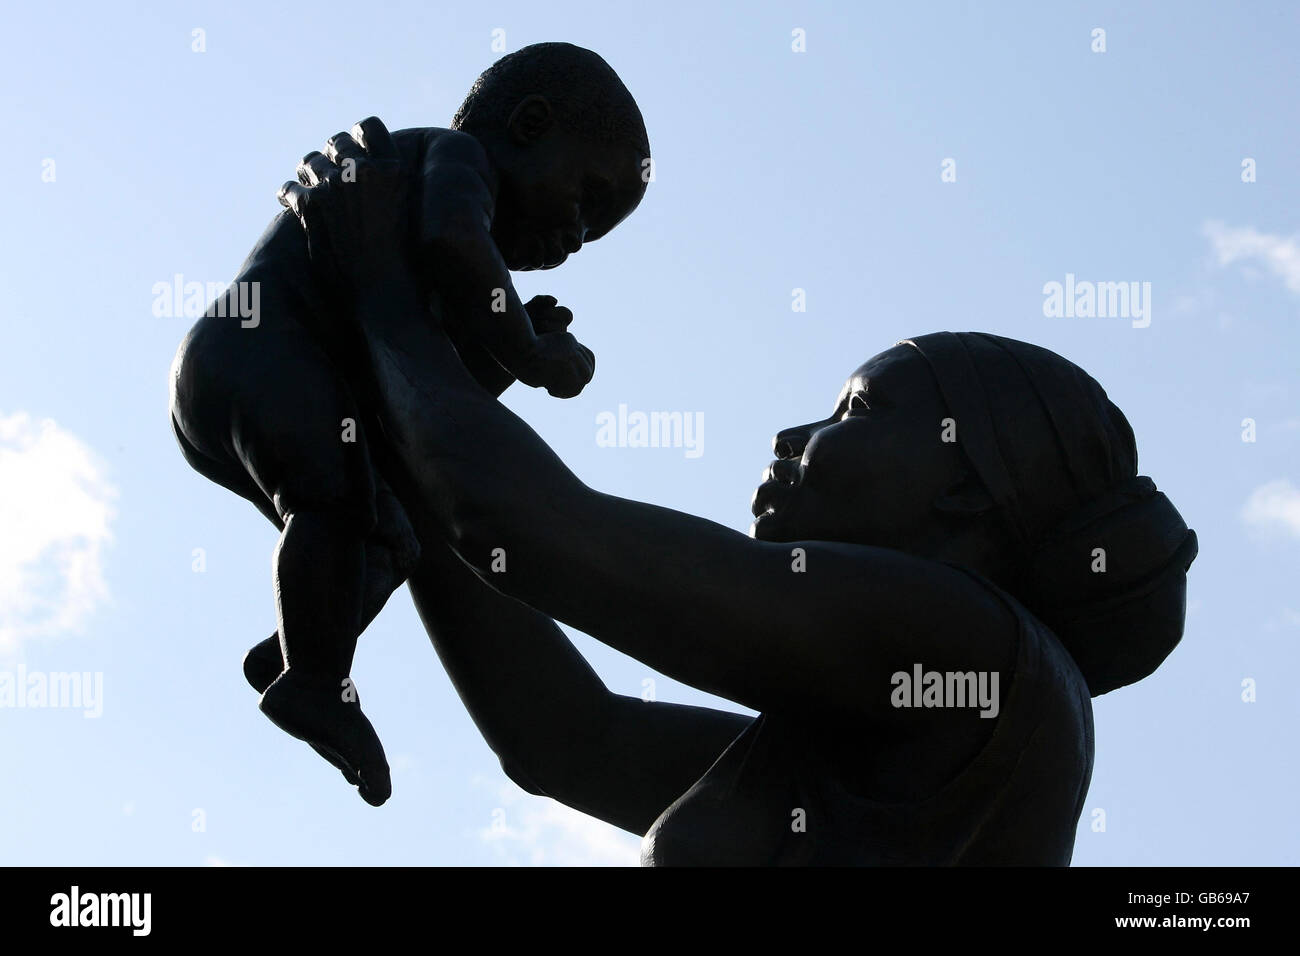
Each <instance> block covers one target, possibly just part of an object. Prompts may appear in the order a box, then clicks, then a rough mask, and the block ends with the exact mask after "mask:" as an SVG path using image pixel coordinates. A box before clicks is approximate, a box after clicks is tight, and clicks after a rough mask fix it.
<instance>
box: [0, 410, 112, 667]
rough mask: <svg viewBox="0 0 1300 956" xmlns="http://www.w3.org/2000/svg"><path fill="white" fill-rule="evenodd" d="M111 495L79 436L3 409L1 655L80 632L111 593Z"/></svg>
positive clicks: (0, 420) (0, 434)
mask: <svg viewBox="0 0 1300 956" xmlns="http://www.w3.org/2000/svg"><path fill="white" fill-rule="evenodd" d="M114 497H116V491H115V490H114V489H113V487H112V486H111V485H110V484H109V483H108V481H107V480H106V478H105V477H104V469H103V466H102V465H101V464H100V463H99V461H98V459H97V458H96V456H95V454H94V452H92V451H91V449H90V448H89V447H88V446H87V445H86V444H85V443H83V442H82V441H81V440H79V439H78V438H77V437H76V436H74V435H72V434H70V433H69V432H67V431H65V430H63V429H62V428H60V427H59V426H58V425H57V424H56V423H55V422H53V421H50V420H48V419H46V420H45V421H41V422H39V423H38V422H36V421H34V420H33V419H32V418H31V416H30V415H28V414H27V413H26V412H18V413H16V414H13V415H9V416H4V415H0V655H4V654H9V653H12V652H14V651H16V650H17V649H18V647H19V645H20V644H21V642H23V641H25V640H28V639H30V638H39V637H50V636H55V635H60V634H65V633H71V632H76V631H78V630H79V629H80V628H81V627H82V626H84V624H85V622H86V621H87V620H88V619H89V617H90V615H91V613H92V612H93V611H94V610H95V608H96V607H98V606H99V605H100V604H101V603H102V602H104V601H106V600H107V599H108V587H107V585H106V584H105V582H104V573H103V551H104V548H105V547H106V546H107V545H108V543H109V542H110V541H111V540H112V534H111V532H110V530H109V525H110V523H111V522H112V519H113V509H112V506H111V502H112V499H113V498H114Z"/></svg>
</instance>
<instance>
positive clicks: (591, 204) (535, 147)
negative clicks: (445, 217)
mask: <svg viewBox="0 0 1300 956" xmlns="http://www.w3.org/2000/svg"><path fill="white" fill-rule="evenodd" d="M451 125H452V128H453V129H458V130H462V131H464V132H466V133H469V134H470V135H472V136H474V137H475V138H476V139H477V140H479V142H481V143H482V144H483V147H484V149H485V150H486V151H487V154H488V157H489V159H490V160H491V162H492V164H493V166H494V167H495V168H496V172H497V176H498V181H499V192H498V196H497V209H496V216H495V219H494V220H493V224H492V237H493V239H495V240H496V243H497V247H498V248H499V249H500V250H501V254H502V256H503V257H504V259H505V261H506V265H507V266H508V267H509V268H511V269H519V270H522V269H550V268H554V267H555V266H558V265H559V264H560V263H561V262H563V261H564V260H565V259H566V258H568V256H569V255H570V254H572V253H574V252H577V251H578V249H579V248H581V247H582V244H583V243H584V242H591V241H593V240H595V239H599V238H600V237H601V236H603V235H605V233H607V232H609V231H610V230H611V229H613V228H614V227H615V226H616V225H618V224H619V223H620V222H622V221H623V220H624V219H625V218H627V216H628V215H629V214H630V213H631V212H632V210H634V209H635V208H636V207H637V205H638V204H639V203H640V202H641V197H642V196H643V195H644V194H645V189H646V182H647V180H648V174H645V173H644V171H645V170H647V169H648V163H647V162H646V161H647V160H648V159H649V158H650V145H649V140H648V138H647V137H646V131H645V123H644V122H643V121H642V119H641V111H640V110H639V109H638V108H637V105H636V101H635V100H634V99H632V94H631V93H629V92H628V91H627V87H625V86H624V85H623V83H622V81H621V80H620V79H619V78H618V75H617V74H616V73H615V72H614V71H613V70H612V69H610V67H609V64H608V63H606V62H605V61H604V60H602V59H601V58H600V57H599V56H597V55H596V54H595V53H592V52H591V51H590V50H584V49H582V48H581V47H577V46H573V45H572V44H570V43H535V44H533V45H532V46H526V47H524V48H523V49H521V50H518V51H516V52H514V53H511V54H509V55H508V56H504V57H502V58H501V59H500V60H498V61H497V62H496V63H494V64H492V66H490V67H488V69H487V70H486V71H485V72H484V73H483V75H482V76H480V77H479V78H478V79H477V80H476V81H475V82H474V86H473V87H472V88H471V89H470V91H469V96H467V97H466V98H465V102H464V103H463V104H461V107H460V109H459V110H457V111H456V116H455V118H454V119H453V120H452V121H451Z"/></svg>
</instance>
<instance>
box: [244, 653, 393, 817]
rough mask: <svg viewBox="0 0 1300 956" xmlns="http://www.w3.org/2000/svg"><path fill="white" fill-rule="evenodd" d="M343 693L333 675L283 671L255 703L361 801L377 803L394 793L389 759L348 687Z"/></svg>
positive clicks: (377, 804) (376, 804)
mask: <svg viewBox="0 0 1300 956" xmlns="http://www.w3.org/2000/svg"><path fill="white" fill-rule="evenodd" d="M347 697H348V698H349V699H347V700H345V699H344V688H343V687H342V686H341V685H340V683H339V682H336V681H334V680H333V679H330V678H321V677H308V676H305V675H301V674H299V673H297V672H295V671H293V670H286V671H285V672H284V673H283V674H281V675H280V676H279V677H277V678H276V679H275V681H274V682H273V683H272V684H271V686H270V687H268V688H267V689H266V692H265V693H263V694H262V699H261V701H260V702H259V703H258V707H259V708H260V709H261V711H262V713H264V714H266V716H267V717H269V718H270V719H271V722H272V723H274V724H275V725H276V726H277V727H279V728H280V729H281V730H283V731H284V732H285V733H287V734H289V735H290V736H293V737H297V738H298V739H299V740H305V741H307V743H309V744H311V745H312V747H313V748H315V750H316V752H317V753H319V754H320V755H321V756H322V757H324V758H325V759H326V760H328V761H329V762H330V763H332V764H333V765H334V766H336V767H338V768H339V769H340V770H341V771H343V776H344V777H346V778H347V779H348V782H349V783H354V784H355V786H356V788H357V790H358V792H359V793H360V794H361V799H362V800H365V801H366V803H368V804H370V805H371V806H372V807H378V806H381V805H382V804H383V803H384V801H386V800H387V799H388V798H389V796H391V795H392V792H393V785H392V781H391V779H390V778H389V775H388V759H387V758H386V757H385V756H384V745H383V744H382V743H380V741H379V735H378V734H376V733H375V729H374V727H372V726H371V725H370V721H369V720H368V719H366V715H365V714H363V713H362V712H361V705H360V703H359V702H358V701H357V699H356V694H355V692H353V691H352V690H351V688H350V686H349V687H348V688H347Z"/></svg>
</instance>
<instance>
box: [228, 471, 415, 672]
mask: <svg viewBox="0 0 1300 956" xmlns="http://www.w3.org/2000/svg"><path fill="white" fill-rule="evenodd" d="M375 506H376V513H377V519H378V524H377V527H376V528H375V530H374V531H373V532H372V533H371V534H370V535H369V536H368V537H367V538H366V540H365V542H364V548H363V554H364V558H363V560H364V568H365V570H364V575H363V577H364V584H363V585H362V595H361V622H360V624H359V625H358V627H357V634H358V635H360V634H361V633H363V632H364V631H365V630H366V628H367V627H369V626H370V622H371V621H373V620H374V619H375V617H376V616H377V615H378V614H379V612H380V611H381V610H383V608H384V605H385V604H386V603H387V602H388V599H389V597H391V596H392V594H393V592H394V591H396V590H397V589H398V588H399V587H401V586H402V583H403V582H404V581H405V580H406V577H407V575H408V574H409V573H410V571H411V568H412V567H414V565H415V562H416V560H417V559H418V557H419V553H420V546H419V542H418V541H417V540H416V537H415V531H414V529H412V527H411V523H410V521H409V520H408V519H407V517H406V511H405V509H403V508H402V505H401V503H400V502H399V501H398V500H397V497H396V495H394V494H393V492H392V489H391V488H390V487H389V486H388V483H387V482H386V481H384V480H383V478H382V477H381V476H379V475H376V476H375ZM350 646H351V648H352V649H353V651H354V650H355V647H356V641H355V640H353V641H352V642H351V645H350ZM284 666H285V665H284V656H283V652H282V650H281V647H280V632H279V630H277V631H276V632H275V633H274V634H272V635H271V636H270V637H268V638H267V639H266V640H264V641H262V642H261V643H260V644H257V645H255V646H254V647H253V648H252V649H251V650H250V651H249V652H248V653H247V654H246V655H245V657H244V677H245V678H246V679H247V680H248V683H249V684H250V685H252V687H253V689H254V690H256V691H257V692H258V693H259V694H260V693H262V692H263V691H265V690H266V689H267V688H268V687H270V686H271V682H272V681H274V680H275V679H276V678H277V677H279V676H280V673H281V672H282V671H283V670H284ZM351 671H352V657H351V654H349V656H348V659H347V661H346V668H345V672H346V673H351Z"/></svg>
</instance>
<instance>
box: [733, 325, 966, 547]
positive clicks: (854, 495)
mask: <svg viewBox="0 0 1300 956" xmlns="http://www.w3.org/2000/svg"><path fill="white" fill-rule="evenodd" d="M947 417H948V410H947V406H946V405H945V404H944V401H943V398H942V396H941V395H940V393H939V389H938V386H937V384H936V383H935V380H934V375H933V374H932V373H931V371H930V369H929V366H928V365H927V364H926V361H925V359H924V358H923V357H922V356H921V355H920V354H919V353H918V352H917V351H916V349H914V348H912V347H911V346H910V345H898V346H895V347H894V348H892V349H889V350H888V351H886V352H881V353H880V354H879V355H877V356H876V357H875V358H872V359H869V360H868V361H867V363H866V364H865V365H863V366H862V367H861V368H859V369H858V370H857V371H856V372H854V373H853V374H852V375H851V376H850V377H849V380H848V382H846V383H845V385H844V388H843V389H842V390H841V391H840V395H839V399H838V401H837V402H836V404H835V409H834V411H832V412H831V414H830V417H829V418H826V419H824V420H822V421H819V422H812V423H810V424H807V425H799V426H796V427H794V428H787V429H785V430H784V431H782V432H780V433H779V434H778V435H777V436H776V438H775V439H774V441H773V445H774V448H775V450H776V456H777V460H776V461H774V462H772V464H771V465H769V466H768V469H767V471H766V472H765V473H764V475H763V479H764V480H763V483H762V484H761V485H759V487H758V490H757V491H756V492H755V493H754V499H753V512H754V516H755V517H754V524H753V527H752V528H751V529H750V534H751V535H752V536H753V537H755V538H759V539H761V540H764V541H842V542H847V543H851V544H869V545H877V546H880V547H888V548H895V549H897V550H901V551H911V552H912V553H924V552H925V551H926V550H927V549H928V546H929V545H930V544H931V543H932V542H933V538H934V534H935V514H934V511H933V504H934V501H935V499H936V498H938V497H939V496H941V495H943V494H944V493H945V492H946V491H948V490H950V489H951V488H952V487H953V486H954V485H955V484H956V483H957V482H958V481H959V480H960V479H961V477H962V475H963V474H964V469H963V467H962V459H961V454H960V452H959V451H958V446H957V444H956V442H955V440H949V441H944V440H943V439H944V437H945V435H944V432H945V428H944V424H945V423H944V420H945V419H946V418H947ZM948 432H949V435H948V437H950V438H951V437H953V432H952V430H951V429H949V430H948Z"/></svg>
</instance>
